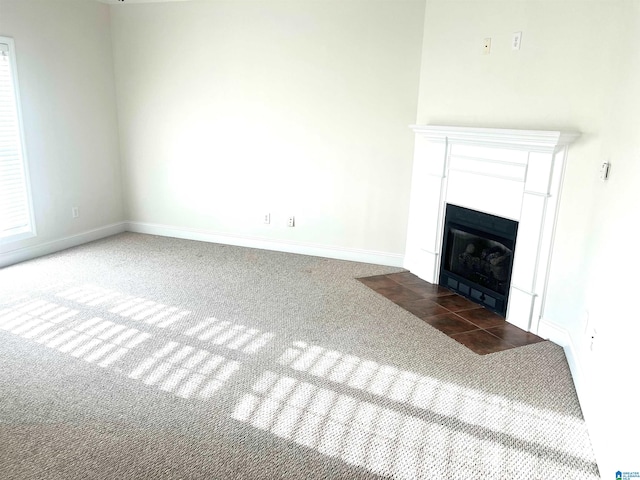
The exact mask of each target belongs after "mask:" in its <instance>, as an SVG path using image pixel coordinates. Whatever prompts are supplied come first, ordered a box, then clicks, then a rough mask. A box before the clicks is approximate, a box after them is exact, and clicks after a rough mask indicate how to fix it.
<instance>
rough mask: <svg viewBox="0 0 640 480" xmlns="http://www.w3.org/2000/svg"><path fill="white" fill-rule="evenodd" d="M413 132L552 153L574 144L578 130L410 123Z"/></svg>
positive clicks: (439, 139) (440, 138) (430, 137)
mask: <svg viewBox="0 0 640 480" xmlns="http://www.w3.org/2000/svg"><path fill="white" fill-rule="evenodd" d="M410 128H411V129H412V130H413V131H414V133H415V134H417V135H421V136H423V137H425V138H427V139H428V140H429V141H431V142H454V143H458V144H463V145H482V146H486V147H498V148H509V149H516V150H526V151H529V152H545V153H553V152H555V151H556V150H557V149H558V147H563V146H566V145H569V144H571V143H573V142H574V141H575V140H576V139H577V138H578V137H580V134H579V133H573V132H560V131H553V130H509V129H500V128H467V127H445V126H437V125H411V126H410Z"/></svg>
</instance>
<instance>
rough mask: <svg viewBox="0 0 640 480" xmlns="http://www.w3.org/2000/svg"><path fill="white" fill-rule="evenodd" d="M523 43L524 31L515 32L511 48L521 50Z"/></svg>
mask: <svg viewBox="0 0 640 480" xmlns="http://www.w3.org/2000/svg"><path fill="white" fill-rule="evenodd" d="M521 43H522V32H513V37H512V39H511V50H520V44H521Z"/></svg>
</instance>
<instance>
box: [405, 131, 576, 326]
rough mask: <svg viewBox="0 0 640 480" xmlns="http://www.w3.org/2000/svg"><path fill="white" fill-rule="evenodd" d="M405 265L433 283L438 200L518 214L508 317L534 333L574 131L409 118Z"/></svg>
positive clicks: (440, 214)
mask: <svg viewBox="0 0 640 480" xmlns="http://www.w3.org/2000/svg"><path fill="white" fill-rule="evenodd" d="M411 128H412V129H413V131H414V132H415V134H416V139H415V153H414V162H413V177H412V186H411V204H410V210H409V226H408V231H407V248H406V253H405V268H407V269H408V270H410V271H411V272H413V273H414V274H416V275H417V276H418V277H420V278H422V279H423V280H426V281H428V282H431V283H438V278H439V274H440V261H441V248H442V237H443V229H444V212H445V205H446V204H447V203H451V204H454V205H458V206H461V207H466V208H471V209H473V210H478V211H480V212H485V213H489V214H492V215H497V216H500V217H505V218H509V219H512V220H516V221H518V222H519V225H518V236H517V239H516V246H515V253H514V263H513V273H512V277H511V288H510V290H509V300H508V305H507V321H508V322H510V323H512V324H514V325H516V326H518V327H520V328H522V329H524V330H527V331H530V332H533V333H538V323H539V321H540V318H541V316H542V313H543V309H544V300H545V292H546V287H547V281H548V273H549V266H550V261H551V253H552V248H553V237H554V230H555V225H556V214H557V211H558V205H559V200H560V193H561V189H562V177H563V174H564V167H565V161H566V157H567V149H568V146H569V145H570V144H571V143H572V142H573V141H574V140H575V139H576V138H578V137H579V134H577V133H567V132H558V131H540V130H504V129H493V128H465V127H444V126H427V125H413V126H412V127H411Z"/></svg>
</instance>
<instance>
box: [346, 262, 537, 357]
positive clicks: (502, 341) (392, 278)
mask: <svg viewBox="0 0 640 480" xmlns="http://www.w3.org/2000/svg"><path fill="white" fill-rule="evenodd" d="M358 280H359V281H361V282H362V283H364V284H365V285H366V286H368V287H369V288H371V289H373V290H375V291H376V292H378V293H379V294H380V295H382V296H384V297H386V298H388V299H389V300H391V301H392V302H394V303H396V304H397V305H399V306H400V307H402V308H404V309H405V310H407V311H409V312H411V313H412V314H414V315H415V316H416V317H418V318H420V319H421V320H423V321H424V322H426V323H428V324H429V325H431V326H432V327H434V328H437V329H438V330H440V331H441V332H442V333H444V334H446V335H448V336H449V337H451V338H453V339H454V340H456V341H457V342H458V343H461V344H462V345H464V346H465V347H467V348H469V349H470V350H472V351H473V352H475V353H477V354H479V355H486V354H488V353H495V352H501V351H503V350H508V349H510V348H516V347H522V346H524V345H530V344H532V343H538V342H542V341H544V339H542V338H540V337H538V336H537V335H534V334H533V333H529V332H525V331H524V330H522V329H520V328H518V327H516V326H515V325H512V324H510V323H508V322H507V321H506V320H505V319H504V318H503V317H501V316H500V315H498V314H496V313H493V312H491V311H489V310H487V309H486V308H484V307H481V306H479V305H477V304H476V303H473V302H471V301H470V300H467V299H466V298H464V297H462V296H461V295H458V294H457V293H454V292H452V291H451V290H448V289H446V288H443V287H441V286H439V285H433V284H431V283H429V282H425V281H424V280H421V279H420V278H418V277H416V276H415V275H414V274H412V273H411V272H401V273H391V274H389V275H376V276H374V277H366V278H359V279H358Z"/></svg>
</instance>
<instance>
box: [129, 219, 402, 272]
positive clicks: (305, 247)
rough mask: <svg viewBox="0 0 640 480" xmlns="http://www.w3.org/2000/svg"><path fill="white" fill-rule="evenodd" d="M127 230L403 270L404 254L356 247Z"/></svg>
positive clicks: (146, 227) (142, 226)
mask: <svg viewBox="0 0 640 480" xmlns="http://www.w3.org/2000/svg"><path fill="white" fill-rule="evenodd" d="M126 230H127V231H129V232H136V233H148V234H150V235H160V236H163V237H174V238H184V239H185V240H198V241H201V242H211V243H222V244H225V245H235V246H237V247H249V248H260V249H263V250H275V251H277V252H287V253H298V254H301V255H311V256H314V257H326V258H333V259H336V260H348V261H352V262H364V263H374V264H377V265H386V266H389V267H402V264H403V262H404V255H401V254H398V253H386V252H378V251H373V250H360V249H355V248H342V247H332V246H327V245H316V244H311V243H302V242H290V241H282V240H271V239H266V238H260V237H252V236H248V235H232V234H226V233H213V232H210V231H206V230H198V229H193V228H184V227H175V226H171V225H159V224H154V223H143V222H126Z"/></svg>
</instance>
